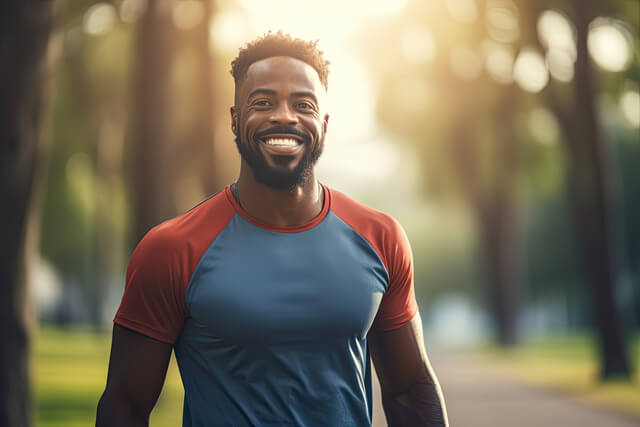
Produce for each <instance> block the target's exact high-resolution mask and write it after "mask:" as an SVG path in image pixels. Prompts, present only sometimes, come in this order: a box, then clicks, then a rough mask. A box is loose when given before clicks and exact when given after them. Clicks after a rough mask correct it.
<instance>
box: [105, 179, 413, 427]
mask: <svg viewBox="0 0 640 427" xmlns="http://www.w3.org/2000/svg"><path fill="white" fill-rule="evenodd" d="M323 191H324V206H323V210H322V212H321V213H320V215H318V216H317V217H316V218H314V219H313V220H312V221H310V222H309V223H307V224H304V225H302V226H299V227H287V228H277V227H273V226H269V225H267V224H264V223H261V222H259V221H257V220H256V219H254V218H252V217H251V216H250V215H248V214H247V213H246V212H245V211H244V210H242V208H241V207H240V206H239V205H238V204H237V202H236V200H235V198H234V197H233V195H232V193H231V190H230V188H229V187H227V188H225V190H223V191H222V192H220V193H218V194H216V195H214V196H213V197H211V198H209V199H207V200H206V201H204V202H203V203H201V204H200V205H198V206H196V207H195V208H193V209H192V210H190V211H189V212H187V213H185V214H184V215H181V216H179V217H177V218H174V219H172V220H170V221H167V222H165V223H163V224H160V225H159V226H157V227H155V228H154V229H153V230H151V231H150V232H149V233H148V234H147V235H146V236H145V237H144V238H143V239H142V241H141V242H140V243H139V245H138V247H137V248H136V250H135V251H134V253H133V255H132V257H131V261H130V263H129V268H128V271H127V284H126V290H125V294H124V297H123V300H122V304H121V306H120V309H119V310H118V313H117V314H116V317H115V322H116V323H118V324H120V325H122V326H124V327H127V328H130V329H133V330H135V331H138V332H140V333H142V334H145V335H147V336H150V337H152V338H155V339H157V340H160V341H163V342H167V343H171V344H174V351H175V354H176V359H177V361H178V365H179V368H180V373H181V377H182V382H183V384H184V389H185V399H184V415H183V426H185V427H195V426H369V425H370V424H371V378H370V364H369V355H368V351H367V340H366V338H367V333H368V332H369V331H370V330H371V329H375V330H391V329H395V328H399V327H401V326H403V325H404V324H406V323H407V322H409V321H410V320H411V318H412V317H413V316H414V314H415V313H416V311H417V306H416V303H415V297H414V292H413V265H412V259H411V251H410V248H409V244H408V241H407V239H406V236H405V234H404V232H403V231H402V229H401V227H400V226H399V224H398V223H397V222H396V221H395V220H393V219H392V218H391V217H389V216H388V215H385V214H383V213H380V212H378V211H375V210H373V209H370V208H367V207H365V206H363V205H361V204H359V203H357V202H355V201H353V200H352V199H350V198H348V197H347V196H345V195H343V194H341V193H339V192H337V191H334V190H330V189H329V188H327V187H324V186H323Z"/></svg>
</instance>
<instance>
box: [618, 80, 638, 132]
mask: <svg viewBox="0 0 640 427" xmlns="http://www.w3.org/2000/svg"><path fill="white" fill-rule="evenodd" d="M620 110H621V111H622V114H623V115H624V118H625V119H627V121H628V122H629V124H630V125H631V126H633V127H634V128H640V92H638V91H637V90H633V89H628V90H625V91H624V92H622V95H620Z"/></svg>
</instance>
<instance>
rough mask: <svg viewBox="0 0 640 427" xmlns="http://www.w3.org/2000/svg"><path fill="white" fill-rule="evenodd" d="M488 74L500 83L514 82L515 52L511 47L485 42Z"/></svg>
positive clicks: (489, 41) (483, 46)
mask: <svg viewBox="0 0 640 427" xmlns="http://www.w3.org/2000/svg"><path fill="white" fill-rule="evenodd" d="M482 50H483V52H484V57H485V68H486V69H487V72H488V73H489V75H490V76H491V78H493V80H495V81H496V82H498V83H501V84H509V83H511V82H512V81H513V61H514V57H513V50H512V49H511V46H509V45H505V44H502V43H496V42H494V41H491V40H485V41H484V42H483V44H482Z"/></svg>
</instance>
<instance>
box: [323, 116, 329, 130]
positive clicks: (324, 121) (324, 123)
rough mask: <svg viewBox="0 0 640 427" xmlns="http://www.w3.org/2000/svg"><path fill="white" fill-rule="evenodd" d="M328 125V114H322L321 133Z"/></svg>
mask: <svg viewBox="0 0 640 427" xmlns="http://www.w3.org/2000/svg"><path fill="white" fill-rule="evenodd" d="M328 125H329V114H325V115H324V120H322V131H323V133H325V134H326V133H327V126H328Z"/></svg>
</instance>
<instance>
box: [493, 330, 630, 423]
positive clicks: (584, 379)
mask: <svg viewBox="0 0 640 427" xmlns="http://www.w3.org/2000/svg"><path fill="white" fill-rule="evenodd" d="M630 347H631V348H630V350H631V361H632V366H633V367H635V372H634V374H633V377H632V379H631V381H609V382H606V383H602V382H600V381H599V380H598V355H597V347H596V342H595V339H594V338H593V337H590V336H585V335H580V336H557V337H544V338H539V339H535V340H532V341H529V342H526V343H523V344H521V345H518V346H516V347H514V348H512V349H508V350H501V349H498V348H495V347H488V348H484V349H482V350H481V352H480V354H481V356H482V357H483V359H484V360H486V361H488V362H490V363H492V364H494V365H495V366H496V367H497V368H499V369H500V370H501V371H502V372H504V373H505V374H506V375H509V376H511V377H513V378H516V379H518V380H521V381H524V382H527V383H530V384H533V385H536V386H541V387H548V388H552V389H555V390H559V391H562V392H566V393H568V394H570V395H573V396H575V398H577V399H578V400H580V401H583V402H585V403H588V404H593V405H598V406H603V407H607V408H611V409H615V410H619V411H622V412H626V413H629V414H632V415H636V416H640V404H638V402H640V337H636V338H635V339H633V340H632V341H631V346H630Z"/></svg>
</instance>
